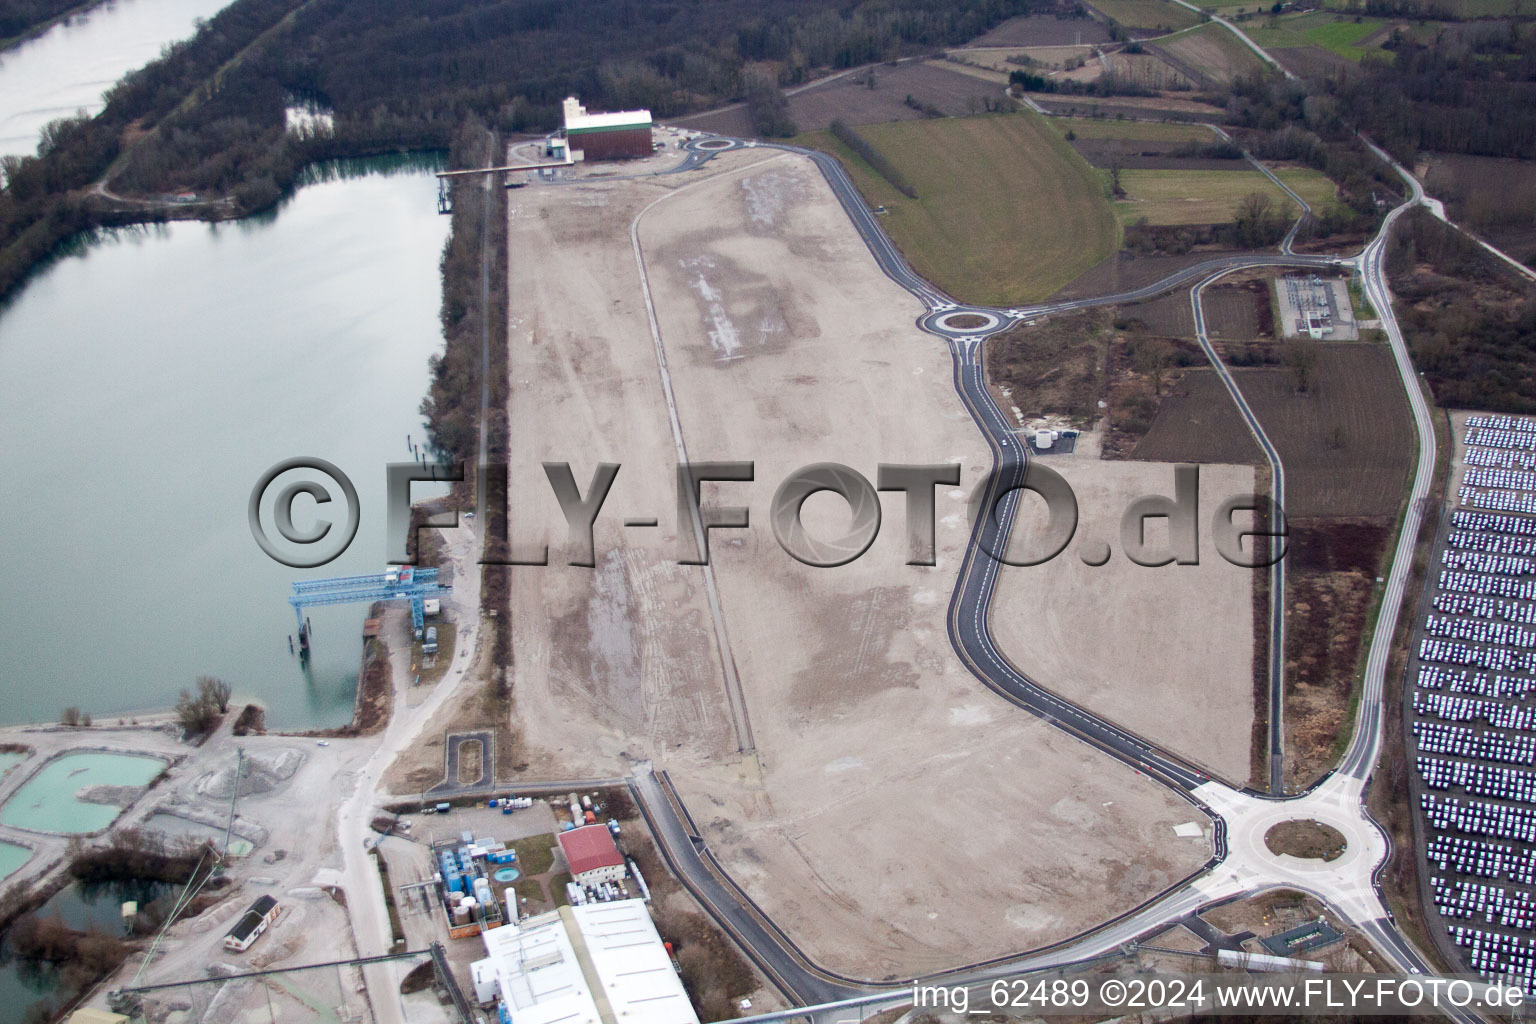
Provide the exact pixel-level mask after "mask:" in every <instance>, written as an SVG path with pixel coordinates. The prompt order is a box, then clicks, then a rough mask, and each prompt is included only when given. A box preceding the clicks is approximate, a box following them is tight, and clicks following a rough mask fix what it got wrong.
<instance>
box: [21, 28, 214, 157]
mask: <svg viewBox="0 0 1536 1024" xmlns="http://www.w3.org/2000/svg"><path fill="white" fill-rule="evenodd" d="M229 2H230V0H107V2H106V3H104V4H102V5H101V6H100V7H96V8H93V9H91V10H90V11H87V12H86V13H84V14H77V15H75V16H73V17H71V18H70V19H68V21H65V22H60V23H59V24H57V25H54V26H53V27H52V28H50V29H48V30H47V31H46V32H44V33H43V34H42V35H40V36H38V37H37V38H35V39H29V40H27V41H26V42H24V43H21V44H19V45H17V46H15V47H12V48H11V49H9V50H6V51H5V52H4V53H0V156H12V155H15V156H24V155H28V154H31V153H35V152H36V151H37V134H38V132H39V131H40V130H41V129H42V127H43V125H45V124H47V123H48V122H49V121H52V120H54V119H55V118H60V117H69V116H71V115H73V114H74V113H75V112H76V111H78V110H81V109H85V110H87V111H89V112H90V113H92V114H95V113H98V112H100V110H101V108H102V106H103V105H104V104H103V102H102V94H103V93H104V92H106V90H107V89H108V88H110V87H111V86H112V85H113V84H114V83H116V82H117V80H118V79H120V78H122V77H123V75H125V74H127V73H128V72H130V71H132V70H134V69H135V68H139V67H142V66H144V65H145V64H147V63H149V62H150V61H152V60H154V59H155V58H156V57H158V56H159V55H160V50H161V48H162V47H164V46H165V45H166V44H167V43H173V42H175V41H177V40H178V39H185V38H187V37H188V36H190V35H191V34H192V32H193V30H194V29H195V27H196V25H195V22H196V21H197V19H199V18H211V17H213V15H215V14H217V13H218V12H219V11H220V10H222V9H223V8H224V7H226V6H227V5H228V4H229Z"/></svg>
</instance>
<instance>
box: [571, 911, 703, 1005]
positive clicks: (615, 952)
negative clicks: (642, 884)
mask: <svg viewBox="0 0 1536 1024" xmlns="http://www.w3.org/2000/svg"><path fill="white" fill-rule="evenodd" d="M570 910H571V916H572V917H574V918H575V919H576V925H577V927H578V928H579V929H580V931H581V938H582V941H583V942H584V943H585V944H586V952H587V956H588V957H590V958H591V960H592V967H593V969H594V970H595V971H596V972H597V976H598V978H599V979H600V980H601V984H602V986H603V988H602V991H603V994H604V995H605V996H607V998H608V1004H609V1006H610V1007H611V1008H612V1012H613V1014H614V1015H615V1016H616V1018H617V1019H618V1020H621V1021H623V1022H624V1024H699V1018H698V1015H697V1014H696V1013H694V1011H693V1004H692V1003H690V1002H689V1001H688V993H687V992H686V991H685V990H684V989H683V981H682V979H681V978H679V977H678V976H677V972H676V971H675V970H673V969H672V958H671V957H670V956H668V955H667V950H666V947H665V946H663V945H662V942H661V936H660V935H658V934H657V933H656V925H655V924H654V923H653V922H652V921H651V914H650V911H649V910H647V909H646V907H645V901H644V900H638V899H636V900H614V901H612V902H609V903H587V904H584V905H583V906H579V907H572V908H570Z"/></svg>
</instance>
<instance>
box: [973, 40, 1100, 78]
mask: <svg viewBox="0 0 1536 1024" xmlns="http://www.w3.org/2000/svg"><path fill="white" fill-rule="evenodd" d="M946 56H947V57H948V58H949V59H950V60H954V61H960V62H963V63H965V64H969V65H972V66H974V67H982V68H987V69H988V70H991V71H1001V72H1002V73H1003V74H1004V75H1007V73H1008V72H1010V71H1013V70H1014V69H1015V68H1020V67H1023V66H1024V65H1023V64H1021V63H1019V60H1020V59H1024V58H1027V59H1029V60H1031V61H1034V62H1035V63H1034V65H1033V66H1034V67H1035V68H1036V69H1037V70H1045V71H1054V70H1056V69H1057V68H1060V67H1062V66H1063V65H1064V64H1066V63H1067V62H1068V61H1070V60H1078V59H1081V60H1089V59H1091V58H1092V57H1093V47H1091V46H1086V45H1085V46H1071V45H1068V46H1023V47H1020V46H989V47H976V46H968V47H965V48H964V49H957V50H949V51H948V52H947V54H946ZM1010 58H1012V59H1010Z"/></svg>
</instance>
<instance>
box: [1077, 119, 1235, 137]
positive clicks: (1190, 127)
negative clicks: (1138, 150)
mask: <svg viewBox="0 0 1536 1024" xmlns="http://www.w3.org/2000/svg"><path fill="white" fill-rule="evenodd" d="M1051 127H1053V128H1055V129H1056V130H1057V131H1058V132H1060V133H1061V134H1062V136H1063V137H1065V135H1066V133H1067V132H1069V131H1070V132H1072V133H1073V134H1074V135H1075V136H1077V137H1078V138H1080V139H1134V140H1136V141H1141V142H1186V141H1190V140H1193V141H1195V142H1213V141H1215V139H1216V136H1215V135H1214V134H1213V133H1212V132H1211V130H1210V129H1209V128H1206V127H1205V126H1203V125H1198V124H1185V123H1180V122H1177V121H1130V120H1121V119H1118V118H1109V117H1053V118H1051Z"/></svg>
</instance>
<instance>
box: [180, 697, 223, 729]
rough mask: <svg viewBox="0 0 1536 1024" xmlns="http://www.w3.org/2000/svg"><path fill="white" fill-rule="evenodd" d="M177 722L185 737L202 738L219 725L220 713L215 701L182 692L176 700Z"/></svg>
mask: <svg viewBox="0 0 1536 1024" xmlns="http://www.w3.org/2000/svg"><path fill="white" fill-rule="evenodd" d="M176 721H177V723H178V724H179V725H180V726H181V731H182V732H183V733H184V734H185V735H187V736H202V735H205V734H206V733H208V732H210V731H212V729H213V727H214V726H215V725H217V724H218V722H219V711H218V708H217V707H216V706H215V705H214V703H213V701H211V700H209V699H207V698H205V697H203V696H201V695H199V696H193V695H192V693H191V691H189V690H182V691H181V696H180V697H178V698H177V699H176Z"/></svg>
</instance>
